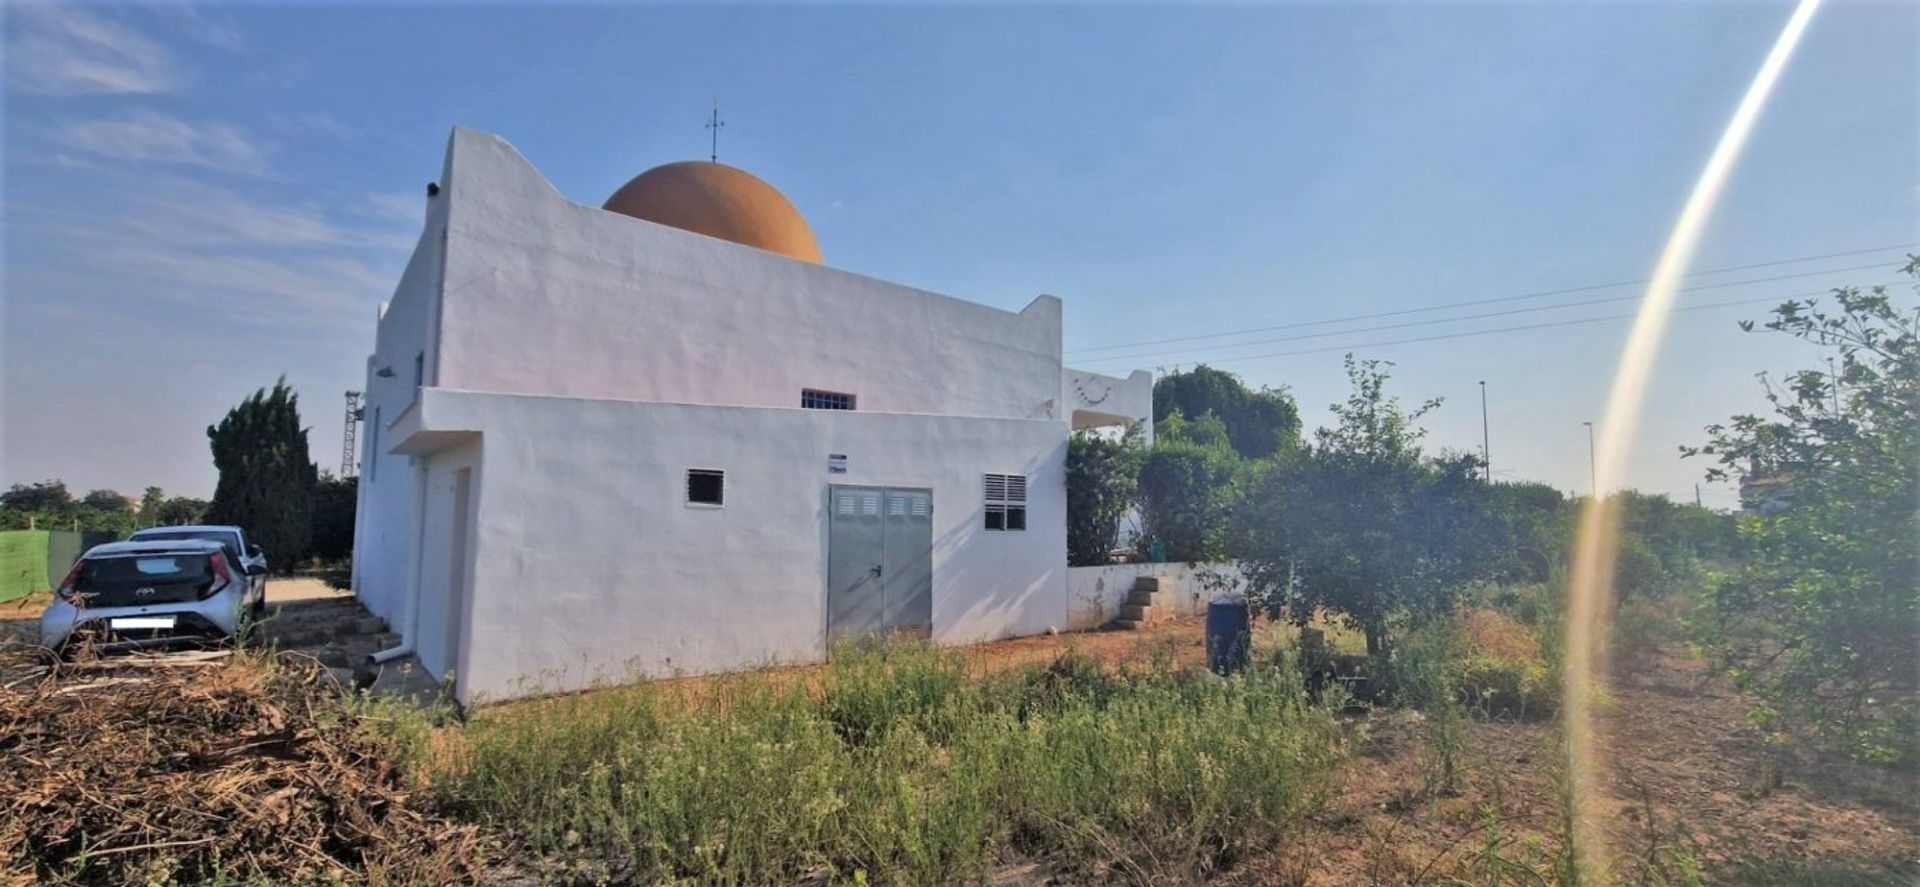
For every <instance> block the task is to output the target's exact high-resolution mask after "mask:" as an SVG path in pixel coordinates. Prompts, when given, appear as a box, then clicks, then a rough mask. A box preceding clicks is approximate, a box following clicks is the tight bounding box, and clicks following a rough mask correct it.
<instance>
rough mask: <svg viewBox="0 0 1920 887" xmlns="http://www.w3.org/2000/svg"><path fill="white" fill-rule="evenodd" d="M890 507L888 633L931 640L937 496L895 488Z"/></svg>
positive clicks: (885, 569) (884, 542) (884, 564)
mask: <svg viewBox="0 0 1920 887" xmlns="http://www.w3.org/2000/svg"><path fill="white" fill-rule="evenodd" d="M885 504H886V512H887V515H886V518H887V519H886V533H885V537H884V539H883V540H882V548H883V550H884V554H883V557H882V559H881V564H882V570H881V575H882V576H883V577H884V578H885V580H886V592H885V595H884V598H885V604H886V609H885V613H884V616H883V619H884V622H885V626H886V630H887V632H888V633H889V634H891V633H893V632H907V633H912V634H917V635H919V636H921V637H927V636H929V635H931V633H932V630H933V493H932V491H930V490H911V489H891V488H890V489H888V490H887V491H886V502H885Z"/></svg>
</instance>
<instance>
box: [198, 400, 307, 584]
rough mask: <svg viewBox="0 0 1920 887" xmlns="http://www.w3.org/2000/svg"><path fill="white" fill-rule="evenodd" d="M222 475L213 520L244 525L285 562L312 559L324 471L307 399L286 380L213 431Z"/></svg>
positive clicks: (215, 458)
mask: <svg viewBox="0 0 1920 887" xmlns="http://www.w3.org/2000/svg"><path fill="white" fill-rule="evenodd" d="M207 440H208V442H209V443H210V445H211V446H212V449H213V465H214V468H216V469H218V470H219V472H220V481H219V484H218V485H217V486H216V487H215V488H214V491H213V502H212V504H211V505H210V506H209V507H208V508H207V515H206V520H208V521H209V522H212V523H219V524H237V525H239V526H240V527H242V528H244V529H245V530H246V532H247V536H248V539H249V541H251V542H253V543H254V544H256V545H259V546H260V547H261V548H264V549H266V550H267V553H268V554H269V555H271V556H272V557H273V558H274V559H275V560H276V561H277V562H278V563H280V564H284V565H292V564H293V563H295V562H297V561H300V560H302V559H304V558H305V557H306V556H307V553H308V550H309V548H310V547H311V545H312V541H313V494H314V487H315V484H316V483H317V481H318V471H317V469H316V468H315V467H314V464H313V462H312V460H310V459H308V458H307V432H306V429H304V428H301V427H300V403H299V395H297V394H295V393H294V391H293V389H292V388H289V387H287V381H286V379H285V378H284V377H283V378H281V379H280V380H279V381H277V382H275V383H274V385H273V388H272V389H271V390H269V389H265V388H262V389H260V390H258V391H256V392H254V393H253V396H251V397H249V398H247V399H246V400H243V401H241V402H240V405H239V406H236V407H234V408H233V409H232V410H230V411H228V413H227V415H226V417H225V418H223V419H221V420H220V424H218V425H212V426H209V427H208V428H207Z"/></svg>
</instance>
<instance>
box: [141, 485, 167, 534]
mask: <svg viewBox="0 0 1920 887" xmlns="http://www.w3.org/2000/svg"><path fill="white" fill-rule="evenodd" d="M165 504H167V491H166V490H162V489H160V488H159V487H148V488H147V491H146V492H145V493H143V494H141V496H140V523H141V524H143V525H146V526H153V523H154V520H155V519H156V518H157V517H158V516H159V514H160V506H162V505H165Z"/></svg>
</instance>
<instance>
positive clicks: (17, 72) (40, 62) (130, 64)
mask: <svg viewBox="0 0 1920 887" xmlns="http://www.w3.org/2000/svg"><path fill="white" fill-rule="evenodd" d="M6 18H7V21H8V24H9V26H10V30H12V32H13V34H12V38H11V39H9V40H8V41H7V62H6V67H7V85H8V88H10V89H13V90H16V91H19V92H25V93H33V94H37V95H60V96H65V95H147V94H153V93H160V92H166V91H168V90H171V89H173V88H174V87H175V86H177V85H178V84H179V79H180V78H179V72H178V71H177V70H176V68H175V65H174V63H173V57H172V55H171V54H169V53H168V52H167V50H166V47H164V46H162V45H160V43H159V42H157V41H155V40H153V39H152V38H150V37H148V36H146V35H145V34H142V33H140V32H139V31H137V30H135V29H133V28H131V27H128V26H127V25H125V24H122V23H120V22H117V21H114V20H111V19H108V18H104V17H102V16H99V15H96V14H94V13H92V12H90V11H88V10H85V9H81V8H78V7H76V6H71V5H67V4H50V3H17V4H13V5H12V6H10V8H9V9H8V11H7V12H6Z"/></svg>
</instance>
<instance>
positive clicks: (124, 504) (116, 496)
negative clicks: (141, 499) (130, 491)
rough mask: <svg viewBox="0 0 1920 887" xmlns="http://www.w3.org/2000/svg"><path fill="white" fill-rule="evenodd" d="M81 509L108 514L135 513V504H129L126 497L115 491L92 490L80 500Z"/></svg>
mask: <svg viewBox="0 0 1920 887" xmlns="http://www.w3.org/2000/svg"><path fill="white" fill-rule="evenodd" d="M80 507H81V508H87V509H91V510H93V511H101V512H106V513H108V514H119V513H121V512H126V513H132V511H133V503H131V502H128V501H127V499H126V497H125V496H122V495H120V493H119V492H117V491H115V490H91V491H89V492H88V493H87V494H86V495H85V496H83V497H81V498H80Z"/></svg>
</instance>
